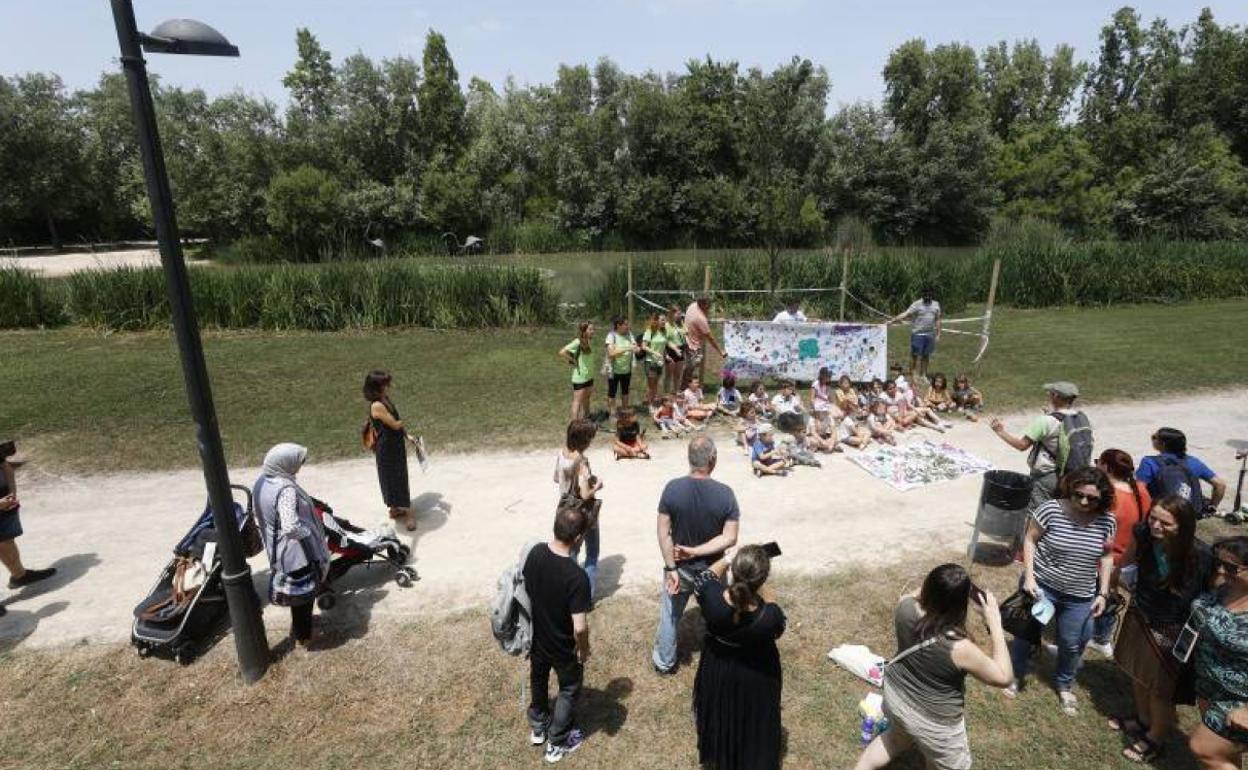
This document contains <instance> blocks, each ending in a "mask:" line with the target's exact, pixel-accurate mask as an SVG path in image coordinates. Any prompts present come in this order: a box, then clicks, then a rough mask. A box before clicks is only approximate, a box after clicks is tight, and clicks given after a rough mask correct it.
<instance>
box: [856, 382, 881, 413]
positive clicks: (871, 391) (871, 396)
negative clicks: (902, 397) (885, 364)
mask: <svg viewBox="0 0 1248 770" xmlns="http://www.w3.org/2000/svg"><path fill="white" fill-rule="evenodd" d="M881 398H884V380H881V379H880V378H879V377H875V378H873V379H872V380H871V384H870V385H869V386H868V387H866V388H863V389H862V391H860V392H859V393H858V406H859V407H860V408H862V409H864V410H866V411H868V412H869V411H871V403H872V402H874V401H878V400H879V399H881Z"/></svg>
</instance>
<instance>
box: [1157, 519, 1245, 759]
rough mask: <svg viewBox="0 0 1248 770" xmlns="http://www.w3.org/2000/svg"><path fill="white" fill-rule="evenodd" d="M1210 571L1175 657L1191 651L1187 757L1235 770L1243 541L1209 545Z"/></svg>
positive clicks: (1241, 747) (1240, 749)
mask: <svg viewBox="0 0 1248 770" xmlns="http://www.w3.org/2000/svg"><path fill="white" fill-rule="evenodd" d="M1213 565H1214V573H1213V574H1214V582H1215V584H1216V585H1217V588H1216V589H1215V590H1214V591H1212V592H1210V593H1207V594H1204V595H1202V596H1201V597H1200V598H1198V599H1197V600H1196V601H1195V602H1193V604H1192V616H1191V618H1190V619H1189V620H1188V622H1187V624H1186V627H1185V628H1184V633H1183V637H1185V638H1181V639H1180V641H1179V644H1178V645H1176V650H1175V652H1176V654H1178V653H1181V652H1186V649H1177V648H1191V649H1192V652H1191V657H1192V658H1193V659H1194V660H1195V668H1196V706H1197V707H1198V708H1199V709H1200V721H1201V724H1200V725H1198V726H1197V727H1196V729H1195V730H1193V731H1192V736H1191V739H1190V740H1189V741H1188V746H1189V747H1190V748H1191V750H1192V754H1194V755H1195V756H1196V760H1197V761H1198V762H1200V766H1201V768H1202V769H1203V770H1238V768H1239V767H1240V766H1241V764H1242V762H1243V760H1244V754H1245V753H1248V537H1244V536H1243V535H1240V536H1239V537H1231V538H1227V539H1225V540H1221V541H1219V542H1217V543H1215V544H1214V546H1213ZM1193 632H1194V633H1195V640H1194V642H1192V641H1189V640H1191V639H1192V638H1193Z"/></svg>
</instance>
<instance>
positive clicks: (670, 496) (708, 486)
mask: <svg viewBox="0 0 1248 770" xmlns="http://www.w3.org/2000/svg"><path fill="white" fill-rule="evenodd" d="M659 513H662V514H666V515H667V516H668V517H670V518H671V520H672V542H674V543H675V544H676V545H687V546H699V545H702V544H703V543H705V542H707V541H708V540H711V539H712V538H715V537H717V536H719V535H720V534H722V533H723V531H724V525H725V524H726V523H728V522H729V521H737V520H738V519H740V518H741V509H740V508H738V507H737V496H736V495H735V494H733V492H732V488H731V487H729V486H728V485H727V484H721V483H720V482H718V481H715V480H714V479H695V478H693V477H692V476H682V477H681V478H678V479H673V480H672V481H669V482H667V486H666V487H664V488H663V494H662V496H661V497H660V498H659ZM722 555H723V554H722V553H716V554H709V555H707V556H704V557H701V558H697V559H691V560H689V561H687V562H681V563H680V566H681V567H687V568H688V569H691V570H693V571H695V572H697V571H700V570H704V569H706V568H707V567H709V566H710V565H711V564H713V563H715V562H716V561H718V560H719V557H720V556H722Z"/></svg>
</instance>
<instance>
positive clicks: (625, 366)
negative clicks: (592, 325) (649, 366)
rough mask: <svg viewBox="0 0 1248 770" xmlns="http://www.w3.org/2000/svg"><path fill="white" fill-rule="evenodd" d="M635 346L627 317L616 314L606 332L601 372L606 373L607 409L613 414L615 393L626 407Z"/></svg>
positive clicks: (631, 377)
mask: <svg viewBox="0 0 1248 770" xmlns="http://www.w3.org/2000/svg"><path fill="white" fill-rule="evenodd" d="M636 348H637V346H636V344H634V342H633V335H632V333H631V331H630V330H629V326H628V319H627V318H624V317H622V316H616V317H615V319H614V320H613V321H612V322H611V331H610V332H608V333H607V358H606V361H605V362H604V364H603V372H604V373H605V374H606V375H607V411H608V412H609V413H611V414H615V394H616V392H617V391H618V392H619V394H620V404H621V405H622V406H623V407H624V408H625V409H627V408H628V390H629V387H630V386H631V384H632V380H633V351H634V350H636Z"/></svg>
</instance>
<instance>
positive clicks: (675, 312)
mask: <svg viewBox="0 0 1248 770" xmlns="http://www.w3.org/2000/svg"><path fill="white" fill-rule="evenodd" d="M668 319H670V320H669V321H668V324H667V361H666V366H665V367H664V370H663V390H664V392H666V393H671V394H673V395H677V396H679V394H680V391H681V390H683V389H684V387H685V345H686V341H687V340H686V338H685V314H684V313H683V312H682V311H681V309H680V306H679V305H672V309H671V312H670V313H669V314H668Z"/></svg>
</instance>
